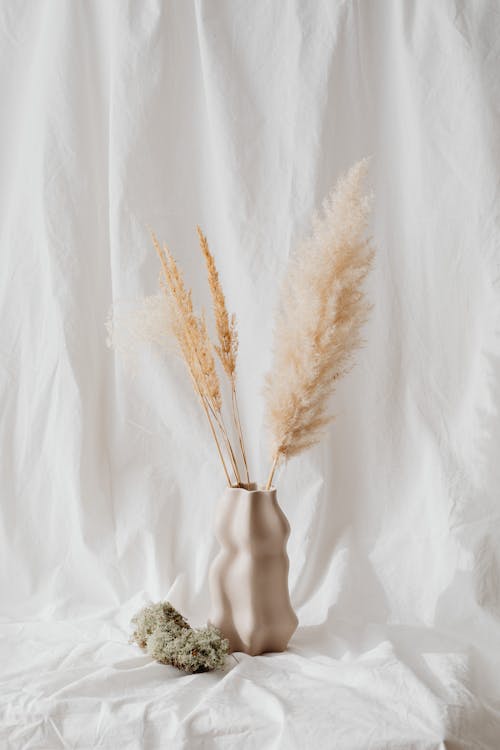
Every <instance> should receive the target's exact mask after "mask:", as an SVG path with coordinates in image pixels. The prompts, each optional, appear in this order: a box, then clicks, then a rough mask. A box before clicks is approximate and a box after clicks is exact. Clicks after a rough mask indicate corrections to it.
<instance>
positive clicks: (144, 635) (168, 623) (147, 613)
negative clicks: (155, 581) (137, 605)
mask: <svg viewBox="0 0 500 750" xmlns="http://www.w3.org/2000/svg"><path fill="white" fill-rule="evenodd" d="M132 624H133V625H135V630H134V632H133V633H132V636H131V638H130V640H131V641H132V642H134V643H137V645H138V646H140V647H141V648H146V646H147V642H148V638H149V636H150V635H152V634H153V633H154V631H155V630H157V629H161V630H165V631H167V632H171V633H172V635H173V636H174V634H175V635H177V632H178V631H179V630H180V629H182V628H189V623H188V622H187V620H185V619H184V617H183V616H182V615H181V614H179V612H177V610H176V609H174V607H172V605H171V604H170V602H157V603H156V604H150V605H148V606H147V607H144V608H143V609H141V610H140V611H139V612H137V614H136V615H134V617H133V618H132Z"/></svg>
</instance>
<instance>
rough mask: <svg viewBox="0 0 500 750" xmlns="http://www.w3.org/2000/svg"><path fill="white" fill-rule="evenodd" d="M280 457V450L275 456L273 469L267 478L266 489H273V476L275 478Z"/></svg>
mask: <svg viewBox="0 0 500 750" xmlns="http://www.w3.org/2000/svg"><path fill="white" fill-rule="evenodd" d="M279 457H280V454H279V452H277V453H276V455H275V456H274V461H273V465H272V466H271V471H270V472H269V476H268V478H267V484H266V490H269V489H271V485H272V483H273V478H274V472H275V471H276V468H277V466H278V460H279Z"/></svg>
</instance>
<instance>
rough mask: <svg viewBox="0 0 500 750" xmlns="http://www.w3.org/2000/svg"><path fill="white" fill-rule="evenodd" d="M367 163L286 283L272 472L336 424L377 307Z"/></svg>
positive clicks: (270, 404)
mask: <svg viewBox="0 0 500 750" xmlns="http://www.w3.org/2000/svg"><path fill="white" fill-rule="evenodd" d="M366 171H367V160H363V161H360V162H358V163H357V164H355V165H354V166H353V167H352V168H351V169H350V170H349V172H348V173H347V174H346V176H345V177H343V178H341V179H340V180H339V181H338V183H337V185H336V187H335V189H334V190H333V191H332V193H331V194H330V196H329V197H328V198H327V199H326V200H325V201H324V203H323V211H322V214H321V215H317V216H315V217H314V219H313V232H312V235H311V236H310V237H309V239H307V240H306V241H305V242H303V243H302V245H301V247H300V248H299V251H298V253H297V254H296V256H295V257H294V258H293V259H292V261H291V263H290V266H289V269H288V273H287V276H286V278H285V281H284V284H283V288H282V294H281V307H280V309H279V312H278V315H277V320H276V325H275V334H274V341H275V344H274V357H273V363H272V367H271V370H270V372H269V374H268V375H267V377H266V384H265V402H266V416H267V425H268V428H269V433H270V437H271V450H272V467H271V471H270V473H269V477H268V481H267V485H266V487H267V489H269V487H270V486H271V484H272V481H273V477H274V473H275V470H276V467H277V466H278V463H279V461H280V460H282V459H287V458H290V457H292V456H295V455H297V454H298V453H301V452H302V451H304V450H306V449H307V448H309V447H310V446H312V445H314V444H316V443H317V442H318V441H319V440H320V438H321V437H322V434H323V432H324V429H325V426H326V425H327V424H328V423H329V422H330V421H331V419H332V416H331V415H330V414H329V413H328V400H329V397H330V395H331V394H332V392H333V391H334V389H335V385H336V382H337V380H338V379H339V378H340V377H341V376H342V375H344V374H345V373H346V372H347V371H348V370H349V369H350V367H351V366H352V359H353V354H354V352H355V350H356V349H357V348H358V347H359V346H360V345H361V343H362V340H361V333H360V331H361V326H362V324H363V323H364V322H365V321H366V318H367V315H368V312H369V310H370V307H371V306H370V305H369V303H368V302H367V301H366V299H365V295H364V293H363V290H362V285H363V282H364V280H365V278H366V275H367V274H368V272H369V270H370V268H371V266H372V262H373V250H372V248H371V245H370V241H369V240H368V239H366V238H365V236H364V235H365V231H366V228H367V223H368V217H369V212H370V203H371V201H370V199H369V197H368V196H366V195H365V194H364V192H363V181H364V177H365V174H366Z"/></svg>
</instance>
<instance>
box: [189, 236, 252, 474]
mask: <svg viewBox="0 0 500 750" xmlns="http://www.w3.org/2000/svg"><path fill="white" fill-rule="evenodd" d="M196 231H197V232H198V237H199V241H200V248H201V251H202V253H203V257H204V258H205V264H206V267H207V277H208V285H209V287H210V294H211V296H212V305H213V310H214V317H215V327H216V330H217V338H218V341H219V345H218V346H216V347H215V350H216V352H217V354H218V355H219V359H220V361H221V364H222V367H223V369H224V372H225V373H226V375H227V377H228V380H229V383H230V385H231V404H232V414H233V421H234V426H235V428H236V432H237V434H238V441H239V444H240V452H241V456H242V458H243V463H244V465H245V473H246V478H247V483H248V484H250V474H249V470H248V462H247V457H246V451H245V443H244V440H243V430H242V428H241V421H240V415H239V409H238V399H237V394H236V360H237V356H238V330H237V327H236V316H235V315H234V314H233V315H229V313H228V310H227V305H226V298H225V296H224V292H223V290H222V285H221V282H220V278H219V272H218V271H217V266H216V265H215V259H214V256H213V255H212V253H211V252H210V248H209V246H208V241H207V238H206V236H205V235H204V234H203V232H202V230H201V229H200V227H199V226H197V227H196Z"/></svg>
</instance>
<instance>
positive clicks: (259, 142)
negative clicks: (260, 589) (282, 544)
mask: <svg viewBox="0 0 500 750" xmlns="http://www.w3.org/2000/svg"><path fill="white" fill-rule="evenodd" d="M499 52H500V14H499V12H498V7H497V4H496V3H495V2H493V0H492V1H491V2H488V1H485V2H482V1H481V2H475V3H465V2H459V1H458V0H457V1H456V2H451V1H450V0H443V1H442V2H439V3H434V2H432V1H431V0H419V2H410V1H409V0H408V1H407V2H385V3H370V2H329V3H317V2H313V1H312V0H311V1H309V0H305V1H304V0H287V2H286V3H281V2H268V3H257V4H253V3H249V2H246V0H217V2H208V0H207V1H206V2H201V1H200V0H195V1H194V2H186V3H184V2H175V1H174V2H169V3H166V2H162V1H160V0H141V2H137V3H136V2H131V3H124V2H119V1H118V0H116V1H113V0H109V2H105V3H101V2H98V1H97V0H94V1H93V0H87V1H85V2H83V1H82V2H79V1H78V0H76V1H75V2H71V3H69V2H66V0H54V1H53V2H49V1H46V0H44V1H40V2H37V3H18V2H17V1H16V0H4V1H3V2H2V3H1V4H0V61H1V64H0V91H1V101H2V117H1V118H0V153H1V164H2V169H1V170H0V205H1V214H0V215H1V217H2V221H1V224H0V238H1V239H0V243H1V244H0V247H1V257H2V274H1V275H0V313H1V321H2V322H1V325H0V393H1V409H0V415H1V416H0V451H1V461H0V471H1V476H0V493H1V505H0V586H1V589H0V615H1V624H0V633H1V640H0V659H1V662H0V663H1V670H0V696H1V697H0V746H1V747H2V748H6V749H8V750H10V749H11V748H13V749H14V750H21V749H22V750H34V749H35V748H36V749H37V750H42V749H43V750H56V748H110V749H112V750H115V749H116V748H124V749H125V748H162V749H163V748H187V749H188V750H192V749H193V748H203V749H205V748H231V750H232V748H235V747H245V748H259V750H260V749H261V748H262V749H264V748H265V749H266V750H268V748H284V749H285V750H289V749H292V748H298V749H300V750H307V749H308V748H314V750H316V749H318V750H320V749H322V748H327V749H329V748H335V749H336V750H337V749H338V750H351V748H352V750H366V749H368V748H370V749H371V750H379V749H380V750H382V749H383V750H410V749H411V750H434V749H437V748H442V749H444V748H446V750H476V749H477V750H498V748H499V747H500V678H499V674H500V656H499V654H500V627H499V617H500V567H499V553H498V550H499V542H500V533H499V525H500V524H499V518H500V514H499V505H498V500H499V487H500V467H499V462H498V448H499V445H500V427H499V420H498V406H499V400H500V391H499V388H498V382H499V380H498V375H499V369H500V368H499V354H500V352H499V343H498V338H499V337H498V329H499V320H500V314H499V311H500V304H499V289H498V285H499V281H498V278H499V275H498V268H499V261H500V256H499V241H498V240H499V231H498V218H499V215H498V205H499V203H498V192H499V191H498V185H499V179H498V165H499V163H500V140H499V138H498V110H499V104H500V102H499V93H500V92H499V86H498V66H499ZM367 154H372V155H373V159H372V164H371V183H372V187H373V190H374V193H375V203H374V219H373V226H372V233H373V237H374V241H375V243H376V245H377V247H378V254H377V262H376V268H375V270H374V272H373V274H372V277H371V278H370V280H369V291H370V296H371V298H372V300H373V302H374V309H373V313H372V316H371V319H370V322H369V324H368V325H367V326H366V330H365V338H366V345H365V347H364V349H363V350H362V352H361V353H360V355H359V357H358V364H357V367H356V368H355V369H354V370H353V371H352V373H351V374H350V375H349V377H348V378H346V379H345V380H344V381H343V382H342V383H341V384H340V385H339V388H338V390H337V394H336V396H335V400H334V409H335V414H336V419H335V422H334V424H333V425H332V428H331V430H330V432H329V434H328V437H327V439H326V440H325V442H324V443H323V444H322V446H320V447H318V448H317V449H315V450H312V451H311V452H309V453H308V454H307V455H304V456H303V457H302V458H300V459H297V460H294V461H292V462H290V464H289V465H288V466H287V467H286V468H285V469H284V470H282V471H281V472H280V474H279V476H278V478H277V484H278V488H279V490H278V491H279V501H280V503H281V505H282V507H283V509H284V511H285V513H286V514H287V516H288V518H289V520H290V524H291V528H292V533H291V537H290V540H289V545H288V550H289V556H290V589H291V596H292V601H293V604H294V606H295V608H296V610H297V613H298V615H299V619H300V627H299V629H298V631H297V633H296V634H295V635H294V637H293V638H292V641H291V644H290V648H289V650H288V651H287V652H286V653H283V654H277V655H276V654H275V655H265V656H262V657H254V658H250V657H247V656H245V655H241V654H237V655H236V656H235V657H234V658H230V659H228V662H227V667H226V670H225V671H224V673H211V674H202V675H196V676H185V675H182V674H181V673H179V672H177V671H175V670H173V669H172V668H169V667H165V666H161V665H159V664H156V663H153V662H151V660H150V659H149V658H148V657H147V656H146V655H144V654H143V653H142V652H140V651H139V650H138V649H137V648H136V647H134V646H132V645H129V644H128V643H127V640H128V636H129V632H130V628H129V620H130V618H131V616H132V615H133V614H134V612H135V611H136V610H137V609H138V608H139V607H140V606H142V605H143V604H144V603H145V602H146V601H148V600H150V599H152V600H158V599H163V598H168V599H170V600H171V601H172V603H173V604H174V605H175V606H177V607H178V608H179V609H180V610H181V611H182V612H183V613H184V614H185V615H186V616H187V617H188V618H189V619H190V621H191V622H192V623H193V624H195V625H199V624H202V623H203V622H204V621H205V620H206V617H207V614H208V609H209V595H208V591H207V570H208V566H209V564H210V561H211V560H212V559H213V557H214V555H215V553H216V549H217V547H216V543H215V540H214V538H213V534H212V530H211V529H212V522H213V509H214V503H215V500H216V498H217V496H218V494H219V493H220V492H221V490H222V488H223V477H222V475H221V471H220V467H219V465H218V463H217V457H216V455H215V451H214V450H213V447H212V444H211V442H210V435H209V433H208V430H207V428H206V426H205V424H204V422H203V415H202V414H201V413H200V410H199V408H198V405H197V403H196V401H195V399H194V398H193V395H192V393H191V391H190V385H189V382H187V379H186V377H185V374H184V372H183V370H182V366H181V364H180V363H179V362H178V361H176V360H174V359H172V360H168V361H165V359H164V358H162V357H160V356H158V353H156V352H155V351H153V350H149V349H147V350H145V351H143V352H140V354H139V359H138V363H137V372H136V374H135V376H132V375H131V373H130V372H129V371H127V370H126V368H125V366H124V364H123V362H122V361H121V360H120V359H119V358H118V356H117V355H116V354H115V353H113V352H110V351H108V350H107V349H106V345H105V332H104V325H103V323H104V320H105V319H106V316H107V313H108V309H109V307H110V305H111V303H116V302H118V301H119V300H125V301H130V300H134V299H135V298H140V297H143V296H144V295H148V294H153V293H155V291H156V290H157V278H158V267H157V261H156V259H155V256H154V253H153V251H152V249H151V247H150V242H149V237H148V228H149V227H153V228H154V229H155V230H156V232H157V233H158V235H159V236H160V237H161V238H162V239H164V240H166V241H168V243H169V245H170V247H171V249H172V251H173V252H174V253H175V254H176V256H177V257H178V258H179V260H180V262H181V264H182V266H183V268H184V269H185V272H186V277H187V279H188V280H189V283H190V284H191V285H192V287H193V291H194V296H195V299H196V300H197V301H199V302H200V304H204V305H205V306H206V307H208V306H209V297H208V291H207V287H206V282H205V279H204V275H203V267H202V262H201V258H200V255H199V251H198V249H197V242H196V235H195V224H196V223H199V224H201V226H202V227H203V228H204V230H205V231H206V233H207V235H208V238H209V241H210V244H211V246H212V249H213V251H214V253H215V255H216V258H217V262H218V265H219V269H220V273H221V278H222V280H223V283H224V287H225V289H226V293H227V298H228V303H229V306H230V308H231V309H233V310H234V311H235V312H236V314H237V316H238V320H239V332H240V344H241V345H240V359H239V389H240V400H241V407H242V408H241V412H242V420H243V423H244V426H245V430H246V434H247V436H248V438H247V441H248V444H249V453H250V462H251V467H252V472H253V474H254V476H256V477H257V478H258V479H259V480H262V478H263V477H264V476H265V475H266V473H267V471H268V468H269V459H268V456H267V453H266V444H265V436H264V432H263V427H262V425H263V418H264V415H263V404H262V399H261V397H260V391H261V383H262V378H263V375H264V373H265V371H266V369H267V367H268V366H269V362H270V347H271V339H272V325H271V321H272V311H273V309H274V305H275V302H276V297H277V289H278V285H279V279H280V278H281V275H282V273H283V271H284V268H285V267H286V261H287V258H288V256H289V254H290V252H291V251H292V250H293V247H294V245H295V243H296V242H297V239H298V238H299V237H300V235H301V233H302V232H304V231H305V230H306V229H307V226H308V221H309V217H310V215H311V213H312V211H313V209H314V208H316V207H318V205H319V204H320V201H321V199H322V197H323V196H324V195H325V194H326V193H327V192H328V190H329V189H330V188H331V186H332V185H333V184H334V182H335V180H336V178H337V176H338V174H339V173H340V172H341V171H342V170H344V169H346V168H347V167H348V166H349V165H350V164H351V163H353V162H354V161H356V160H357V159H358V158H360V157H362V156H364V155H367Z"/></svg>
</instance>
